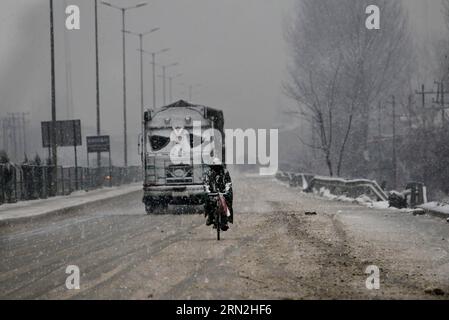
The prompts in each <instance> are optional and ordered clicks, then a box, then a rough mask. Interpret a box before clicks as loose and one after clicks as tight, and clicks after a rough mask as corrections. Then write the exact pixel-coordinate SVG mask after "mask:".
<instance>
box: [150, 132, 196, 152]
mask: <svg viewBox="0 0 449 320" xmlns="http://www.w3.org/2000/svg"><path fill="white" fill-rule="evenodd" d="M189 138H190V139H189V140H190V147H191V148H195V147H198V146H200V145H201V144H203V143H204V139H203V138H202V137H201V136H197V135H193V134H192V133H191V134H190V137H189ZM150 143H151V148H152V150H153V151H160V150H162V149H164V148H165V147H166V146H168V145H169V143H170V138H169V137H165V136H160V135H152V136H150Z"/></svg>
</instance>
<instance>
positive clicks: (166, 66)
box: [162, 62, 179, 106]
mask: <svg viewBox="0 0 449 320" xmlns="http://www.w3.org/2000/svg"><path fill="white" fill-rule="evenodd" d="M178 65H179V63H178V62H174V63H171V64H167V65H163V66H162V81H163V82H162V88H163V96H164V106H165V105H166V101H167V97H166V96H167V94H166V90H165V86H166V79H167V78H166V72H167V69H168V68H171V67H176V66H178Z"/></svg>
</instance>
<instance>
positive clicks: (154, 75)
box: [141, 48, 171, 110]
mask: <svg viewBox="0 0 449 320" xmlns="http://www.w3.org/2000/svg"><path fill="white" fill-rule="evenodd" d="M170 50H171V49H170V48H166V49H162V50H159V51H155V52H149V51H145V50H141V52H143V53H146V54H149V55H151V56H152V59H153V60H152V63H151V64H152V65H153V110H155V109H156V55H158V54H161V53H165V52H168V51H170Z"/></svg>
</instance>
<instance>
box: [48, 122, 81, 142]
mask: <svg viewBox="0 0 449 320" xmlns="http://www.w3.org/2000/svg"><path fill="white" fill-rule="evenodd" d="M41 129H42V145H43V147H44V148H50V147H51V145H52V142H53V141H52V129H53V122H51V121H45V122H42V123H41ZM56 145H57V146H58V147H76V146H81V145H82V139H81V120H66V121H56Z"/></svg>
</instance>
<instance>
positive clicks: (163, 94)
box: [162, 66, 167, 106]
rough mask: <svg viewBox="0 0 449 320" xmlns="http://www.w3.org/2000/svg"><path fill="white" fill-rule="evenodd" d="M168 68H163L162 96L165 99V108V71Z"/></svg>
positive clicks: (165, 102)
mask: <svg viewBox="0 0 449 320" xmlns="http://www.w3.org/2000/svg"><path fill="white" fill-rule="evenodd" d="M166 68H167V66H162V96H163V97H164V106H165V105H166V104H167V101H166V100H167V98H166V92H165V82H166V81H165V69H166Z"/></svg>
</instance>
